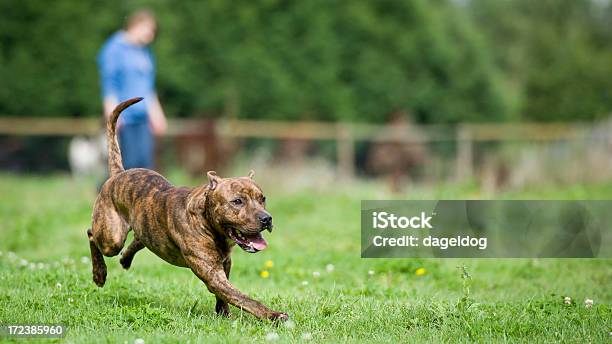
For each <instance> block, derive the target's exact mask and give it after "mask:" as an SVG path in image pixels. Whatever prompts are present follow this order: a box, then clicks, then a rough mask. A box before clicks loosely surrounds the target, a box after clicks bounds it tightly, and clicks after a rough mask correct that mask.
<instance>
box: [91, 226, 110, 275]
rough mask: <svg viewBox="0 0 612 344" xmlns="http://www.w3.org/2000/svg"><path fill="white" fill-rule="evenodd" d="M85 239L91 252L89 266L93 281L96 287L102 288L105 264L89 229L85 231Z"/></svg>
mask: <svg viewBox="0 0 612 344" xmlns="http://www.w3.org/2000/svg"><path fill="white" fill-rule="evenodd" d="M87 237H88V238H89V250H90V251H91V264H92V266H93V268H92V273H93V281H94V283H96V285H97V286H98V287H103V286H104V283H105V282H106V263H105V262H104V256H102V252H100V249H99V248H98V246H96V243H94V240H93V234H92V233H91V229H88V230H87Z"/></svg>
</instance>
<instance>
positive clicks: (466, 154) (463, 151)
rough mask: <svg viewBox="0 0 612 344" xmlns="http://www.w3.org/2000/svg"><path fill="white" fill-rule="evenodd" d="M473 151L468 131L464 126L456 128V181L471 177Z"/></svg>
mask: <svg viewBox="0 0 612 344" xmlns="http://www.w3.org/2000/svg"><path fill="white" fill-rule="evenodd" d="M473 150H474V147H473V142H472V135H471V132H470V129H469V128H468V127H466V126H459V127H458V128H457V161H456V169H457V171H456V178H457V180H465V179H466V178H470V177H472V176H473V159H474V153H473Z"/></svg>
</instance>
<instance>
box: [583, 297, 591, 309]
mask: <svg viewBox="0 0 612 344" xmlns="http://www.w3.org/2000/svg"><path fill="white" fill-rule="evenodd" d="M584 306H585V307H586V308H591V307H593V300H591V299H586V300H584Z"/></svg>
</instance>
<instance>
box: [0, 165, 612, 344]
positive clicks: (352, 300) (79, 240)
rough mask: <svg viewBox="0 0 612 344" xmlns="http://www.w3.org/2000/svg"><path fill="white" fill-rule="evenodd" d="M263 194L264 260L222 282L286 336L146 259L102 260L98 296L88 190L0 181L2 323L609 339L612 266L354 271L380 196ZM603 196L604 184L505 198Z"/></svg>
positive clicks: (131, 335)
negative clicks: (129, 262)
mask: <svg viewBox="0 0 612 344" xmlns="http://www.w3.org/2000/svg"><path fill="white" fill-rule="evenodd" d="M172 181H176V180H172ZM180 181H181V182H187V181H186V180H180ZM189 182H190V183H192V182H193V181H189ZM261 184H262V187H263V188H264V190H266V191H267V195H268V207H269V209H270V210H271V212H272V213H273V215H274V218H275V223H276V224H275V230H274V232H273V233H272V234H266V237H267V239H268V243H269V244H270V246H269V248H268V249H267V250H265V251H262V252H260V253H258V254H255V255H253V254H247V253H244V252H242V251H239V250H235V251H234V255H233V257H234V267H233V270H232V276H231V280H232V281H233V283H234V284H235V285H236V286H237V287H238V288H239V289H241V290H242V291H244V292H246V293H247V294H249V295H251V296H253V297H255V298H256V299H258V300H260V301H262V302H263V303H265V304H267V305H269V306H271V307H272V308H273V309H275V310H281V311H285V312H288V313H289V314H290V318H291V322H290V323H288V325H278V326H277V325H275V324H272V323H269V322H260V321H257V320H256V319H254V318H253V317H251V316H249V315H247V314H245V313H241V312H240V311H239V310H237V309H235V308H233V309H232V317H231V318H230V319H226V318H220V317H217V316H216V315H215V314H214V297H213V296H212V294H210V293H209V292H208V291H207V289H206V288H205V286H204V285H203V284H202V283H201V282H200V281H199V280H198V279H197V278H196V277H195V276H194V275H193V274H192V273H191V272H190V271H189V270H187V269H181V268H176V267H173V266H170V265H168V264H167V263H165V262H163V261H162V260H160V259H159V258H157V257H156V256H154V255H153V254H151V253H150V252H148V251H146V250H145V251H143V252H141V253H139V254H138V255H137V256H136V258H135V260H134V264H133V266H132V269H131V270H130V271H123V270H122V269H121V268H120V266H119V262H118V258H110V259H109V258H107V264H108V265H109V274H108V280H107V284H106V286H105V287H104V288H102V289H100V288H97V287H96V286H95V285H94V284H93V282H92V281H91V271H90V270H91V263H90V262H89V259H88V257H89V247H88V243H87V239H86V235H85V230H86V228H87V227H88V225H89V218H90V214H91V205H92V202H93V199H94V197H95V194H94V188H93V187H92V185H93V184H92V183H91V182H90V181H74V180H72V179H70V178H69V177H65V176H54V177H34V176H31V177H17V176H12V175H0V193H1V195H2V200H1V201H0V220H1V221H0V251H1V252H2V255H0V324H7V323H61V324H65V325H67V326H68V327H69V330H68V334H67V337H66V339H65V340H64V341H68V342H74V343H107V342H108V343H115V342H119V343H123V342H127V343H133V342H134V341H135V339H137V338H142V339H144V340H145V342H147V343H160V342H170V343H172V342H177V343H178V342H180V343H184V342H192V343H196V342H206V343H211V342H212V343H214V342H244V343H250V342H253V341H255V342H258V341H263V342H266V341H268V340H273V339H276V340H277V341H278V342H300V341H311V342H333V343H339V342H360V343H362V342H383V341H388V342H398V341H401V342H440V341H445V342H457V341H459V342H474V341H478V342H490V341H495V342H576V343H587V342H606V343H610V341H612V333H611V331H612V283H611V282H612V261H610V260H587V259H576V260H572V259H507V260H492V259H491V260H476V259H472V260H470V259H452V260H451V259H449V260H442V259H439V260H436V259H430V260H419V259H395V260H384V259H361V258H360V247H359V243H360V240H359V235H360V231H359V206H360V199H362V198H370V199H372V198H381V197H388V195H385V194H384V193H381V191H379V190H378V189H377V187H376V185H363V186H360V187H359V188H356V187H352V188H351V187H348V186H338V187H337V188H334V189H333V190H328V191H325V190H324V189H316V190H302V191H300V190H297V191H295V190H294V191H286V190H285V191H283V190H282V188H280V187H276V188H275V187H274V183H273V182H271V181H269V182H265V181H262V183H261ZM611 195H612V184H605V185H595V186H591V187H583V186H575V187H572V188H566V189H563V190H559V189H556V188H549V189H546V188H544V189H530V190H529V191H526V192H513V193H511V194H505V195H502V198H525V199H529V198H551V199H589V198H593V199H607V198H610V196H611ZM478 196H479V195H478V192H477V190H476V189H475V188H474V187H471V186H469V185H467V186H452V185H448V186H440V187H438V188H437V189H433V190H413V191H412V192H411V193H410V194H407V195H405V196H404V198H435V197H440V198H461V197H469V198H477V197H478ZM270 262H271V263H272V264H273V266H272V267H266V264H270ZM330 264H331V265H330ZM332 265H333V271H328V270H331V267H332ZM459 266H465V267H466V269H467V272H468V273H469V275H470V277H471V278H462V275H463V270H462V269H459V268H458V267H459ZM417 269H420V270H418V271H419V273H418V274H417ZM264 270H265V271H267V272H268V274H269V276H268V277H267V278H264V277H262V271H264ZM264 275H265V273H264ZM316 275H318V277H316ZM468 290H469V292H468ZM566 296H569V297H571V299H572V301H571V304H569V305H568V304H565V303H564V297H566ZM587 298H588V299H592V300H593V302H594V304H593V307H591V308H587V307H585V304H584V300H585V299H587ZM1 340H2V338H0V341H1ZM18 342H26V341H18Z"/></svg>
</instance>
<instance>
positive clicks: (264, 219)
mask: <svg viewBox="0 0 612 344" xmlns="http://www.w3.org/2000/svg"><path fill="white" fill-rule="evenodd" d="M259 222H261V225H262V226H263V227H268V226H270V225H271V224H272V216H271V215H270V214H261V215H259Z"/></svg>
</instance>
